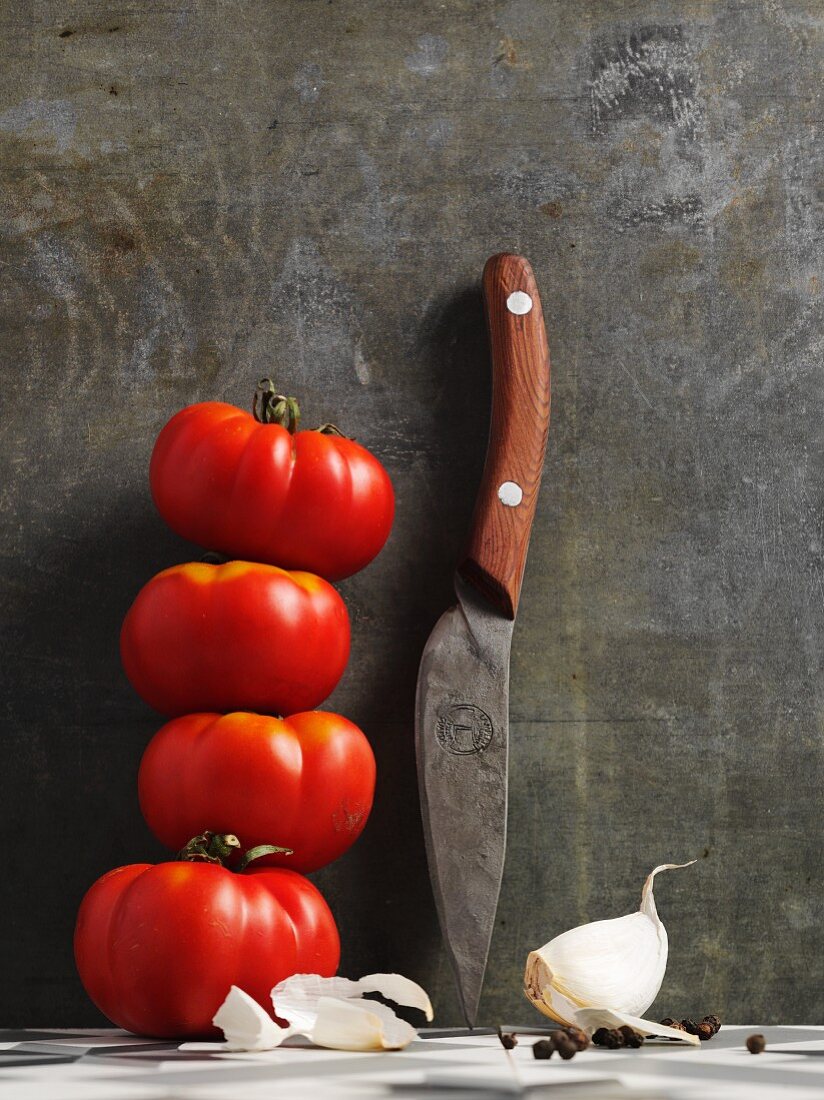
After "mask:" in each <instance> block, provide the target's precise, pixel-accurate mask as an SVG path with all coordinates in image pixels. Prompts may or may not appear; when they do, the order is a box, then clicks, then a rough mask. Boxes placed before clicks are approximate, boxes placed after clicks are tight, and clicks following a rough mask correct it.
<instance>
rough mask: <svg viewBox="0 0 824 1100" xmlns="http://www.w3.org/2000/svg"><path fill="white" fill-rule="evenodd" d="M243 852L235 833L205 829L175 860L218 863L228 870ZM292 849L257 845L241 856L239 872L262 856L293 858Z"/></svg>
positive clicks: (182, 849)
mask: <svg viewBox="0 0 824 1100" xmlns="http://www.w3.org/2000/svg"><path fill="white" fill-rule="evenodd" d="M241 851H242V845H241V843H240V841H239V840H238V838H237V837H236V836H235V835H234V833H213V832H211V830H209V829H204V831H203V832H202V833H200V834H199V835H198V836H193V837H192V839H191V840H190V841H189V842H188V844H186V845H185V846H184V847H183V848H181V849H180V851H179V852H178V853H177V855H176V856H175V860H176V861H178V862H183V863H217V864H219V866H221V867H226V868H227V869H228V870H234V868H232V867H229V861H230V860H231V859H232V858H233V857H234V856H236V855H237V854H238V853H239V852H241ZM292 854H293V853H292V849H291V848H279V847H278V846H277V845H275V844H257V845H256V846H255V847H254V848H248V849H247V850H246V851H245V852H243V854H242V855H241V859H240V863H239V864H238V867H237V870H238V871H245V870H246V868H247V867H248V866H249V864H250V863H251V862H252V860H255V859H260V858H261V856H272V855H283V856H291V855H292Z"/></svg>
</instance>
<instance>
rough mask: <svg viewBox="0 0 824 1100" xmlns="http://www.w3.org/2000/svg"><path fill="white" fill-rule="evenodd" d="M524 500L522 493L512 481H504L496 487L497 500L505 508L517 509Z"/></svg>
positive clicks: (519, 487) (518, 486)
mask: <svg viewBox="0 0 824 1100" xmlns="http://www.w3.org/2000/svg"><path fill="white" fill-rule="evenodd" d="M523 499H524V491H523V489H522V488H521V486H520V485H518V484H517V483H516V482H514V481H505V482H503V484H502V485H499V486H498V500H499V501H500V502H501V504H505V505H506V506H507V508H517V507H518V505H519V504H520V503H521V501H522V500H523Z"/></svg>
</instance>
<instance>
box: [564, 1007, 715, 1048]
mask: <svg viewBox="0 0 824 1100" xmlns="http://www.w3.org/2000/svg"><path fill="white" fill-rule="evenodd" d="M575 1018H576V1021H577V1023H578V1026H579V1027H582V1028H584V1029H585V1030H587V1031H595V1029H596V1028H599V1027H610V1028H612V1027H631V1028H632V1029H633V1031H639V1032H640V1033H641V1034H642V1035H661V1036H663V1037H664V1038H665V1039H679V1040H681V1042H684V1043H689V1044H690V1045H691V1046H696V1047H697V1046H700V1045H701V1040H700V1039H699V1037H698V1036H697V1035H690V1033H689V1032H688V1031H680V1030H679V1029H678V1028H675V1027H667V1026H666V1024H656V1023H655V1022H654V1021H653V1020H643V1019H641V1017H640V1016H630V1015H629V1014H628V1013H626V1012H615V1011H613V1010H612V1009H609V1008H579V1009H578V1011H577V1012H576V1014H575Z"/></svg>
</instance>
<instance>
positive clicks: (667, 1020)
mask: <svg viewBox="0 0 824 1100" xmlns="http://www.w3.org/2000/svg"><path fill="white" fill-rule="evenodd" d="M658 1022H659V1024H661V1026H662V1027H674V1028H675V1030H676V1031H683V1030H684V1025H683V1024H682V1023H681V1021H680V1020H673V1018H672V1016H665V1017H664V1019H663V1020H659V1021H658Z"/></svg>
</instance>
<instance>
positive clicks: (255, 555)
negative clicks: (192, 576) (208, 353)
mask: <svg viewBox="0 0 824 1100" xmlns="http://www.w3.org/2000/svg"><path fill="white" fill-rule="evenodd" d="M256 398H259V400H258V399H256V401H255V405H254V408H255V412H256V415H257V417H258V419H256V418H255V416H253V415H252V414H250V413H248V412H244V411H243V410H242V409H238V408H236V407H235V406H234V405H227V404H225V403H224V402H221V401H205V402H201V403H199V404H196V405H189V406H188V407H187V408H185V409H183V410H182V411H181V412H179V413H177V414H176V415H175V416H173V417H172V419H171V420H170V421H169V422H168V424H166V426H165V427H164V428H163V430H162V431H161V433H160V435H159V436H158V438H157V442H156V443H155V447H154V451H153V453H152V461H151V466H150V468H149V480H150V482H151V487H152V495H153V497H154V501H155V504H156V505H157V509H158V511H159V512H160V514H161V516H162V517H163V519H164V520H165V521H166V522H167V523H168V524H169V526H170V527H171V528H172V530H173V531H176V532H177V533H178V534H179V535H182V536H183V537H184V538H186V539H190V540H191V541H192V542H196V543H199V544H200V545H201V546H204V547H206V548H207V549H209V550H217V551H220V552H221V553H223V554H228V555H230V556H231V557H237V558H243V559H248V560H249V561H260V562H269V563H270V564H272V565H279V566H281V567H283V568H285V569H307V570H309V571H310V572H312V573H317V574H319V575H320V576H322V577H326V578H327V579H329V580H339V579H340V578H342V577H348V576H350V575H351V574H352V573H357V572H358V570H359V569H363V567H364V566H365V565H367V564H368V563H369V562H370V561H371V560H372V558H374V557H375V555H376V554H377V553H378V551H379V550H380V549H381V547H382V546H383V544H384V543H385V542H386V540H387V538H388V537H389V531H390V528H391V526H392V518H393V514H394V510H395V498H394V493H393V491H392V483H391V481H390V480H389V475H388V474H387V472H386V470H385V469H384V468H383V466H382V465H381V463H380V462H379V461H378V460H377V459H376V458H375V456H374V455H373V454H371V453H370V452H369V451H368V450H366V448H365V447H362V446H360V444H358V443H356V442H355V441H354V440H352V439H347V438H345V437H344V436H342V435H341V434H340V433H339V432H338V431H337V429H333V428H332V426H331V425H325V426H324V427H323V428H319V429H317V430H316V431H297V430H296V429H297V425H298V422H299V411H298V408H297V403H296V402H295V401H294V399H292V398H285V397H281V396H280V395H278V394H275V393H274V386H272V384H271V382H268V380H266V382H265V383H261V386H260V387H258V394H257V395H256Z"/></svg>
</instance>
